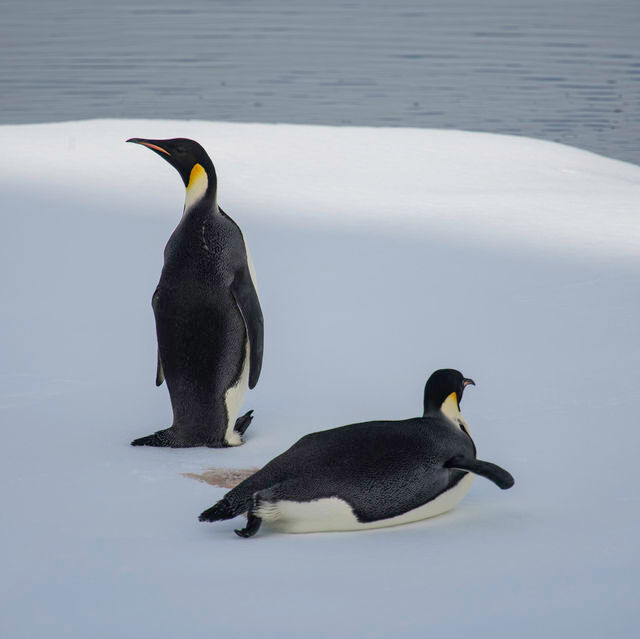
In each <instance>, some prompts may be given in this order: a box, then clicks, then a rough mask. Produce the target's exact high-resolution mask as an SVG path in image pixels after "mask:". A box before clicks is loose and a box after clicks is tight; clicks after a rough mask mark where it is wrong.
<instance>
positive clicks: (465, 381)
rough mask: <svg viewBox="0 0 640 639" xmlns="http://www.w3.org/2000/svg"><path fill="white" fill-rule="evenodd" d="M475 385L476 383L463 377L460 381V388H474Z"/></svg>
mask: <svg viewBox="0 0 640 639" xmlns="http://www.w3.org/2000/svg"><path fill="white" fill-rule="evenodd" d="M475 385H476V383H475V382H474V381H473V380H472V379H469V378H468V377H465V378H464V379H463V380H462V388H466V387H467V386H475Z"/></svg>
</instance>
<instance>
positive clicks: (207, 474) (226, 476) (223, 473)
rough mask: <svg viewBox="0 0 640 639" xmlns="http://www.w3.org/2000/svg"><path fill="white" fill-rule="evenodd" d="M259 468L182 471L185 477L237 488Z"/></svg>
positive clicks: (223, 486) (213, 484)
mask: <svg viewBox="0 0 640 639" xmlns="http://www.w3.org/2000/svg"><path fill="white" fill-rule="evenodd" d="M258 470H260V469H259V468H209V470H205V471H204V472H202V473H200V474H198V473H181V474H182V476H183V477H189V479H195V480H196V481H202V482H204V483H205V484H211V485H212V486H220V488H235V487H236V486H237V485H238V484H239V483H240V482H242V481H244V480H245V479H246V478H247V477H249V476H251V475H253V473H255V472H256V471H258Z"/></svg>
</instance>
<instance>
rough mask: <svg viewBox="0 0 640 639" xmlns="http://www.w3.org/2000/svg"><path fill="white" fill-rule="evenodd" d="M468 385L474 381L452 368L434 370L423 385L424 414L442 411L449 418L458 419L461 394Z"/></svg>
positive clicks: (473, 384)
mask: <svg viewBox="0 0 640 639" xmlns="http://www.w3.org/2000/svg"><path fill="white" fill-rule="evenodd" d="M469 385H472V386H475V385H476V383H475V382H474V381H473V380H472V379H469V378H468V377H465V376H464V375H463V374H462V373H461V372H460V371H457V370H454V369H453V368H441V369H440V370H437V371H435V373H433V374H432V375H431V377H429V379H428V380H427V383H426V385H425V387H424V414H425V415H426V414H427V413H433V412H442V413H444V414H445V415H446V416H447V417H449V419H452V420H453V421H458V419H457V418H458V416H459V415H460V402H461V401H462V394H463V393H464V389H465V388H466V387H467V386H469Z"/></svg>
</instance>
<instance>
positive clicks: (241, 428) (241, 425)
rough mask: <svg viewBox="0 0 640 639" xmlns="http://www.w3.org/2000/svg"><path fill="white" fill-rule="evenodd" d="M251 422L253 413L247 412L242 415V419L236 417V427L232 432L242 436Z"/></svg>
mask: <svg viewBox="0 0 640 639" xmlns="http://www.w3.org/2000/svg"><path fill="white" fill-rule="evenodd" d="M252 420H253V411H252V410H250V411H249V412H247V413H245V414H244V415H242V417H238V419H236V425H235V426H234V427H233V430H235V431H236V433H239V434H240V435H244V434H245V431H246V430H247V428H249V424H251V421H252Z"/></svg>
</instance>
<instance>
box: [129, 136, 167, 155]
mask: <svg viewBox="0 0 640 639" xmlns="http://www.w3.org/2000/svg"><path fill="white" fill-rule="evenodd" d="M127 142H133V144H142V145H143V146H146V147H147V148H149V149H151V150H152V151H155V152H156V153H164V154H165V155H168V156H169V157H171V153H169V151H167V150H166V149H164V148H162V147H161V146H160V145H159V144H158V142H160V140H144V139H142V138H129V139H128V140H127Z"/></svg>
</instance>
